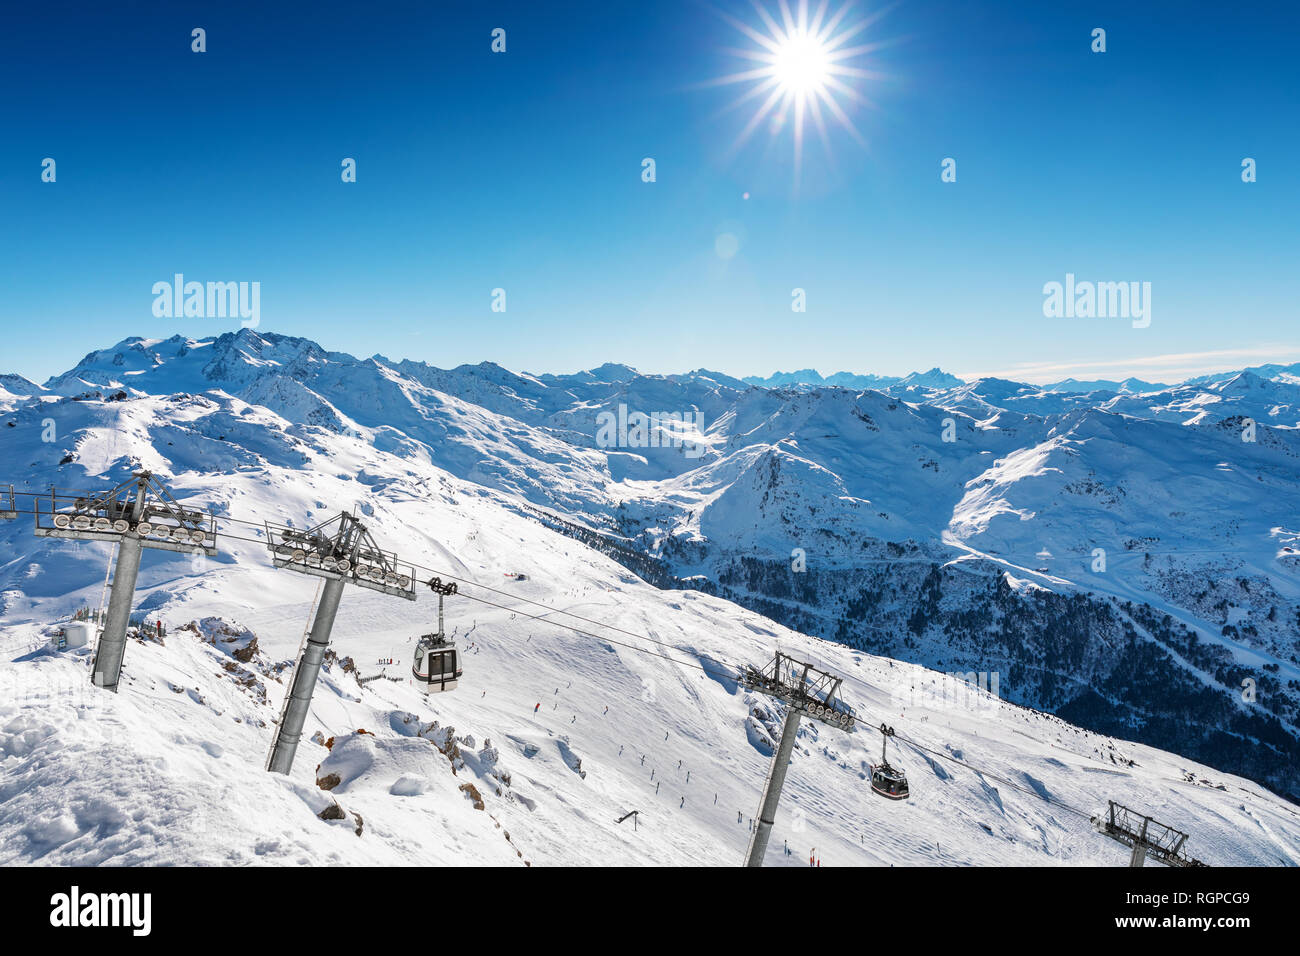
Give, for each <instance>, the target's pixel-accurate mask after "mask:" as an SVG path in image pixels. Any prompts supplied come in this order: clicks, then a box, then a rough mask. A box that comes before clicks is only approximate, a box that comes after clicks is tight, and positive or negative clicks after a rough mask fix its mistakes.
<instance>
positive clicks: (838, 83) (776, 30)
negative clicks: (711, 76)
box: [713, 0, 884, 187]
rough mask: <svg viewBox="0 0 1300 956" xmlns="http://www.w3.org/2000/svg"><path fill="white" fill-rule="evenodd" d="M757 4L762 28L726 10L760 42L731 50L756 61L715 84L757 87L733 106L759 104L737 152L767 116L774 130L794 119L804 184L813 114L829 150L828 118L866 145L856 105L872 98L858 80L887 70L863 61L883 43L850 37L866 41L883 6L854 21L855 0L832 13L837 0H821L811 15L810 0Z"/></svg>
mask: <svg viewBox="0 0 1300 956" xmlns="http://www.w3.org/2000/svg"><path fill="white" fill-rule="evenodd" d="M751 3H752V4H753V7H754V10H755V11H756V12H757V14H758V18H759V20H760V21H761V23H760V26H759V27H758V28H756V27H754V26H751V25H749V24H747V23H744V22H742V21H740V20H738V19H736V18H735V17H733V16H730V15H729V14H726V13H723V14H721V15H722V17H723V19H725V20H726V21H727V22H728V23H730V24H731V25H732V26H734V27H735V28H736V29H737V30H739V31H740V32H741V33H742V34H743V35H744V36H745V37H746V38H747V39H749V40H750V41H752V43H753V46H752V47H729V48H727V50H726V52H727V53H729V54H730V55H732V56H736V57H738V58H740V59H743V60H745V61H747V62H748V63H750V64H754V65H753V66H751V67H749V68H748V69H744V70H741V71H739V72H736V73H732V74H729V75H727V76H723V77H719V78H718V79H717V80H715V81H714V83H713V85H723V84H733V83H748V84H749V85H750V88H749V89H748V90H747V91H746V92H745V93H743V94H742V95H741V96H740V97H739V98H738V99H737V100H736V101H735V102H733V103H732V104H731V107H729V108H738V107H741V106H743V105H745V104H748V103H756V104H757V105H756V106H755V109H754V112H753V115H751V116H750V117H749V120H748V122H747V123H746V124H745V126H744V128H742V129H741V131H740V133H739V135H738V136H737V137H736V141H735V143H734V145H733V151H739V150H740V148H741V147H742V146H744V145H745V143H746V142H748V141H749V139H750V137H752V136H753V135H754V132H755V131H756V130H757V129H759V127H760V126H762V124H763V122H764V121H765V120H767V121H768V122H769V125H770V128H771V130H772V134H773V135H774V136H775V135H778V134H779V133H780V132H781V131H782V130H784V129H785V128H786V126H787V125H789V127H790V129H791V139H792V141H793V147H794V178H795V184H796V187H797V186H798V182H799V176H800V171H801V168H802V166H803V152H804V132H805V128H806V126H807V124H808V121H809V120H810V119H811V121H812V125H813V126H814V127H815V128H816V130H817V134H818V137H819V138H820V139H821V141H822V145H823V146H824V148H825V149H826V151H827V153H828V154H829V152H830V136H829V132H828V128H827V127H828V120H830V121H833V122H834V123H836V124H838V125H839V127H841V128H842V129H844V130H845V131H846V132H847V133H848V134H849V135H850V136H852V137H853V139H854V140H856V141H857V142H858V143H860V144H862V145H863V146H865V145H866V141H865V139H864V138H863V136H862V134H861V133H860V132H859V131H858V128H857V126H855V125H854V122H853V120H852V119H851V118H850V116H849V110H850V109H851V108H852V107H853V106H855V105H858V106H872V105H873V104H872V103H871V101H870V100H869V99H867V97H866V96H864V95H863V94H862V92H861V91H860V89H859V87H860V86H861V85H862V83H863V81H870V80H873V79H879V78H881V76H882V74H880V73H877V72H874V71H872V70H867V69H864V68H863V65H862V63H863V58H865V57H866V56H867V55H868V54H870V53H873V52H875V51H876V50H878V49H880V48H881V47H882V46H883V45H884V44H882V43H878V42H877V43H862V42H858V43H856V44H855V45H853V46H849V45H848V44H849V41H851V40H854V39H855V38H858V39H859V40H860V38H861V35H862V33H863V31H865V30H866V29H867V28H868V27H870V26H871V25H872V24H873V23H875V22H876V21H877V20H878V19H879V18H880V16H881V15H883V12H882V13H877V14H875V15H873V16H868V17H863V18H862V19H859V20H856V21H854V22H848V21H849V13H850V12H851V10H852V9H853V7H854V5H855V0H846V2H844V3H843V4H842V5H841V6H840V7H839V8H838V9H837V10H836V11H835V13H833V14H830V15H829V16H828V15H827V14H828V7H829V5H830V0H820V3H818V5H817V7H816V9H815V10H813V11H812V12H811V14H810V12H809V0H797V5H796V6H795V7H794V8H792V6H791V2H790V0H777V8H776V15H775V16H774V15H773V13H772V12H771V11H769V9H768V7H767V6H766V0H764V2H760V0H751Z"/></svg>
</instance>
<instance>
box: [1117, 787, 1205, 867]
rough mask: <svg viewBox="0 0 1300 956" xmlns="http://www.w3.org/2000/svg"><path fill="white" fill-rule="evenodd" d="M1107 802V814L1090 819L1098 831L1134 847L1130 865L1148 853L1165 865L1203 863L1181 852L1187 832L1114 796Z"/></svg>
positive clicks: (1136, 863) (1198, 864) (1140, 860)
mask: <svg viewBox="0 0 1300 956" xmlns="http://www.w3.org/2000/svg"><path fill="white" fill-rule="evenodd" d="M1109 803H1110V807H1109V809H1108V810H1107V812H1106V815H1105V816H1102V817H1093V818H1092V823H1093V826H1095V827H1096V828H1097V832H1098V833H1101V834H1102V835H1103V836H1108V837H1110V838H1111V839H1112V840H1114V841H1116V842H1117V843H1122V844H1123V845H1124V846H1126V847H1130V848H1131V849H1132V850H1133V853H1132V855H1131V856H1130V857H1129V866H1142V864H1143V863H1144V862H1145V861H1146V858H1147V857H1148V856H1150V857H1151V858H1152V859H1154V860H1156V861H1157V862H1159V863H1163V864H1165V866H1205V864H1204V863H1202V862H1201V861H1200V860H1197V859H1193V858H1192V857H1189V856H1187V855H1185V854H1184V853H1183V847H1184V845H1185V844H1186V843H1187V834H1186V833H1183V832H1182V831H1181V830H1175V829H1174V828H1173V827H1169V826H1165V825H1164V824H1163V823H1159V822H1157V821H1156V820H1153V819H1152V818H1151V817H1149V816H1146V815H1144V814H1141V813H1138V812H1137V811H1136V810H1130V809H1129V808H1128V807H1125V806H1122V805H1120V804H1118V803H1116V802H1115V801H1114V800H1111V801H1109Z"/></svg>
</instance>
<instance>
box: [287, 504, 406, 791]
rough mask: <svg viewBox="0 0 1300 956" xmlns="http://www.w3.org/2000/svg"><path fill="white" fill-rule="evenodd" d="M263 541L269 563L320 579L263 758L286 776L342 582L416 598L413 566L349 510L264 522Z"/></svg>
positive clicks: (291, 766)
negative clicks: (303, 526)
mask: <svg viewBox="0 0 1300 956" xmlns="http://www.w3.org/2000/svg"><path fill="white" fill-rule="evenodd" d="M266 542H267V547H268V548H270V549H271V562H272V563H273V564H274V565H275V566H276V567H277V568H288V569H289V570H290V571H298V572H300V573H302V574H310V575H314V576H315V577H318V578H323V579H324V586H323V587H322V589H321V595H320V603H319V604H318V605H317V607H316V616H315V618H313V620H312V624H311V631H310V633H309V634H308V636H307V639H306V641H305V642H304V643H303V646H302V650H301V652H300V653H299V655H298V662H297V665H296V666H295V667H294V670H293V684H292V686H291V687H290V688H289V693H288V695H287V696H286V697H285V699H284V710H283V711H282V712H281V714H280V727H279V730H278V731H277V733H276V737H275V742H274V743H273V744H272V745H271V753H270V755H269V756H268V757H267V761H266V769H267V770H269V771H271V772H272V773H283V774H287V773H288V772H289V771H290V770H291V769H292V768H293V758H294V754H295V753H297V750H298V741H299V740H301V739H302V728H303V725H304V724H305V723H306V722H307V712H308V710H309V709H310V708H311V695H312V692H313V691H314V690H315V689H316V678H317V677H318V676H319V675H320V669H321V664H322V663H323V662H324V660H325V650H326V648H327V647H328V646H329V642H330V632H331V631H332V630H333V628H334V617H335V615H336V614H337V613H338V609H339V599H340V598H341V597H342V596H343V586H344V585H345V584H355V585H357V586H358V587H363V588H369V589H370V590H372V591H379V592H380V593H382V594H388V595H391V596H393V597H400V598H405V599H406V600H408V601H414V600H415V583H416V581H415V568H414V567H413V566H411V565H410V564H404V563H402V562H400V561H398V559H397V555H396V554H394V553H393V552H391V551H383V550H381V549H380V548H379V547H378V546H377V545H376V544H375V541H374V538H372V537H371V536H370V532H369V531H367V530H366V527H365V525H363V524H362V523H361V522H360V521H358V520H357V519H356V518H354V517H353V516H352V515H350V514H347V513H344V514H341V515H339V516H338V517H337V518H332V519H330V520H329V521H327V522H325V523H324V524H322V525H318V526H317V527H315V528H312V529H311V530H309V531H299V530H298V529H296V528H289V527H285V526H281V525H271V524H267V525H266Z"/></svg>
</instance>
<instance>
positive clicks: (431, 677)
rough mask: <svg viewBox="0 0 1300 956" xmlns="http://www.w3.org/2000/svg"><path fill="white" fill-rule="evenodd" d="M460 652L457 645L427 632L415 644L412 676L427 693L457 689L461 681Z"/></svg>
mask: <svg viewBox="0 0 1300 956" xmlns="http://www.w3.org/2000/svg"><path fill="white" fill-rule="evenodd" d="M460 675H461V668H460V654H459V653H458V652H457V651H456V645H455V644H453V643H451V642H450V641H448V640H446V639H445V638H440V637H439V636H438V635H436V634H425V635H424V636H423V637H421V638H420V641H419V643H418V644H416V646H415V659H414V661H413V663H412V664H411V676H412V677H413V678H415V683H416V686H418V687H419V688H420V689H421V690H423V691H424V692H425V693H426V694H441V693H443V692H444V691H449V690H455V689H456V685H457V683H458V682H459V681H460Z"/></svg>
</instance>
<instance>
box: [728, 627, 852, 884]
mask: <svg viewBox="0 0 1300 956" xmlns="http://www.w3.org/2000/svg"><path fill="white" fill-rule="evenodd" d="M841 683H843V678H841V677H836V676H835V675H834V674H831V673H829V672H828V671H823V670H819V669H818V668H816V667H813V666H812V665H811V664H808V663H805V662H803V661H798V660H795V659H794V658H793V657H791V656H789V655H788V654H782V653H781V652H780V651H777V652H776V656H775V657H774V658H773V660H772V663H770V664H768V665H767V666H766V667H764V668H763V669H762V670H759V669H757V668H755V667H750V666H746V667H745V670H744V671H743V672H742V673H741V675H740V684H741V686H742V687H744V688H745V689H746V690H753V691H758V692H759V693H761V694H766V695H768V696H769V697H775V698H776V699H777V700H780V701H782V702H783V703H784V704H785V705H786V712H785V721H784V722H783V723H782V725H781V740H780V741H779V742H778V744H777V747H776V750H775V752H774V753H773V754H772V765H771V766H770V767H769V768H768V771H767V781H766V782H765V783H764V784H763V796H762V798H761V800H760V801H759V804H758V820H756V821H755V823H754V832H753V835H752V836H751V837H750V840H749V850H748V851H747V853H746V854H745V865H746V866H762V865H763V854H764V853H765V852H766V851H767V842H768V839H769V837H771V835H772V826H773V825H774V824H775V823H776V809H777V805H778V804H779V803H780V801H781V789H782V787H784V786H785V774H786V770H787V769H788V768H789V766H790V755H791V753H793V752H794V741H795V737H796V736H797V735H798V733H799V718H800V716H801V715H803V714H807V715H808V716H809V717H812V718H813V719H815V720H820V721H822V723H826V724H830V725H831V726H832V727H837V728H839V729H840V730H852V729H853V726H854V725H855V724H856V723H857V718H856V717H855V716H854V714H853V710H852V709H851V708H850V707H848V706H847V705H846V704H845V703H844V702H843V701H841V700H837V699H836V695H837V694H838V693H839V690H840V684H841Z"/></svg>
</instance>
